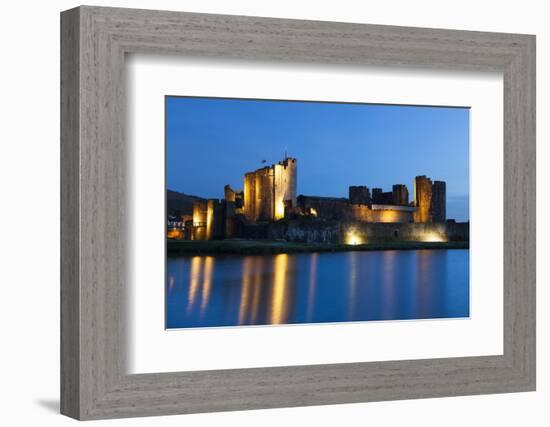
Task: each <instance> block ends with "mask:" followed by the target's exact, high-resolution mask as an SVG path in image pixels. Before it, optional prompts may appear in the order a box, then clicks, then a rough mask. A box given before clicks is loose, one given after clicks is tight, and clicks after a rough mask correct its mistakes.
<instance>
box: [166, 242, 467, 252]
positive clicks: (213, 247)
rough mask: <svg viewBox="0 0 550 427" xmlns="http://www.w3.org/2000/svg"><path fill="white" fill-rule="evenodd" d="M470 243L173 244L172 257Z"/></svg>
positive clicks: (464, 246)
mask: <svg viewBox="0 0 550 427" xmlns="http://www.w3.org/2000/svg"><path fill="white" fill-rule="evenodd" d="M468 248H469V243H468V242H384V243H365V244H361V245H344V244H310V243H294V242H285V241H274V240H244V239H243V240H241V239H228V240H209V241H206V240H195V241H189V240H171V239H168V244H167V251H168V255H169V256H175V255H184V254H239V255H257V254H279V253H300V252H340V251H380V250H413V249H468Z"/></svg>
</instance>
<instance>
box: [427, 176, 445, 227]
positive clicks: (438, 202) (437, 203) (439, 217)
mask: <svg viewBox="0 0 550 427" xmlns="http://www.w3.org/2000/svg"><path fill="white" fill-rule="evenodd" d="M446 192H447V191H446V184H445V181H434V182H433V185H432V208H431V215H432V221H433V222H445V220H446V219H447V212H446V205H447V196H446Z"/></svg>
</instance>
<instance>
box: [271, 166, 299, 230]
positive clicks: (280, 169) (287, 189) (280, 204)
mask: <svg viewBox="0 0 550 427" xmlns="http://www.w3.org/2000/svg"><path fill="white" fill-rule="evenodd" d="M272 168H273V218H272V219H275V220H278V219H282V218H284V217H285V207H290V208H295V207H296V178H297V171H298V161H297V160H296V159H293V158H290V157H286V158H285V159H284V160H283V161H282V162H279V163H277V164H275V165H273V166H272Z"/></svg>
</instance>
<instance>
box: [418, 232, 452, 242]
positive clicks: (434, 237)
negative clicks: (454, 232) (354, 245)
mask: <svg viewBox="0 0 550 427" xmlns="http://www.w3.org/2000/svg"><path fill="white" fill-rule="evenodd" d="M422 241H423V242H446V241H447V238H446V237H445V235H443V234H441V233H437V232H435V231H430V232H428V233H426V234H425V235H423V236H422Z"/></svg>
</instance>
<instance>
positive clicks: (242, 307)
mask: <svg viewBox="0 0 550 427" xmlns="http://www.w3.org/2000/svg"><path fill="white" fill-rule="evenodd" d="M251 276H252V258H251V257H246V258H244V261H243V275H242V283H241V302H240V304H239V325H243V324H244V322H245V320H246V315H247V314H248V310H249V309H248V306H249V304H250V301H249V300H250V287H251V282H252V280H251Z"/></svg>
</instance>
